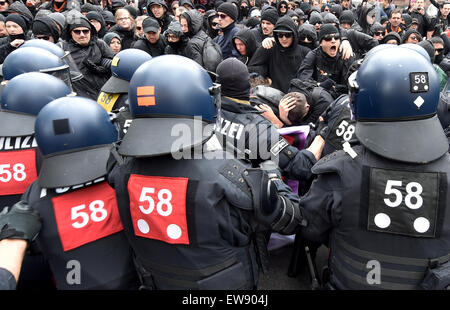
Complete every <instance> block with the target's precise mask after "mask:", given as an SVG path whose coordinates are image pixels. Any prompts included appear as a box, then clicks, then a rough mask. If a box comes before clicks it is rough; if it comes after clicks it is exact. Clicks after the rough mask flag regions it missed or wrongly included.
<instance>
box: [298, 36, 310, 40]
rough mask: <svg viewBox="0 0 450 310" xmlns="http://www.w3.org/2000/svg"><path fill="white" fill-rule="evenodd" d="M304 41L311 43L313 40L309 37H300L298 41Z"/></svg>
mask: <svg viewBox="0 0 450 310" xmlns="http://www.w3.org/2000/svg"><path fill="white" fill-rule="evenodd" d="M305 40H308V41H312V40H313V38H312V37H310V36H300V41H305Z"/></svg>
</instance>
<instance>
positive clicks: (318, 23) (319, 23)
mask: <svg viewBox="0 0 450 310" xmlns="http://www.w3.org/2000/svg"><path fill="white" fill-rule="evenodd" d="M314 25H322V22H317V23H314Z"/></svg>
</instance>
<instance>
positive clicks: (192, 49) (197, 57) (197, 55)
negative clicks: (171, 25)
mask: <svg viewBox="0 0 450 310" xmlns="http://www.w3.org/2000/svg"><path fill="white" fill-rule="evenodd" d="M180 24H181V29H182V30H183V32H184V34H185V35H186V37H188V38H189V42H188V43H187V46H186V50H185V55H186V57H188V58H190V59H192V60H194V61H195V62H197V63H198V64H199V65H201V66H203V45H204V44H205V41H206V40H207V39H208V35H207V34H206V33H205V32H204V31H203V29H202V25H203V16H202V14H201V13H200V12H199V11H197V10H189V11H187V12H184V13H183V14H181V15H180Z"/></svg>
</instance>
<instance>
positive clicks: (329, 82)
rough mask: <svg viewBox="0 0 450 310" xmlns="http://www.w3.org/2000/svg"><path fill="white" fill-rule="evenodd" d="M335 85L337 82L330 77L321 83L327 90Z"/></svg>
mask: <svg viewBox="0 0 450 310" xmlns="http://www.w3.org/2000/svg"><path fill="white" fill-rule="evenodd" d="M335 85H336V83H335V82H334V81H333V80H332V79H330V78H327V79H326V80H324V81H322V82H320V84H319V86H320V87H323V88H324V89H326V90H330V89H331V88H332V87H333V86H335Z"/></svg>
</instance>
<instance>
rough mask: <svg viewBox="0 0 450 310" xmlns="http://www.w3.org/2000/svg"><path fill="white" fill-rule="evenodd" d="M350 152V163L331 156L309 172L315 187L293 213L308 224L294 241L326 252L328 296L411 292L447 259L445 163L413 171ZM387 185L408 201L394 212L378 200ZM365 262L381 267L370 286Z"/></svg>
mask: <svg viewBox="0 0 450 310" xmlns="http://www.w3.org/2000/svg"><path fill="white" fill-rule="evenodd" d="M354 151H355V152H356V153H357V157H355V158H354V159H353V158H352V157H351V156H350V155H349V154H346V153H345V152H344V151H338V152H335V153H332V154H330V155H328V156H326V157H324V158H322V159H321V160H320V161H319V162H318V163H317V164H316V165H315V166H314V167H313V172H314V173H315V174H317V175H318V179H317V181H315V183H313V186H312V187H311V189H310V191H309V193H308V194H307V195H306V196H305V197H304V198H303V199H302V200H301V202H300V205H301V206H302V207H303V208H304V212H305V216H306V218H308V219H313V218H314V219H315V220H314V221H310V222H309V226H308V227H307V228H304V229H303V230H302V231H301V234H302V236H303V237H304V238H307V239H309V240H313V241H316V242H322V243H326V244H328V246H329V247H330V258H329V268H330V271H331V278H330V282H331V285H332V286H333V287H335V288H338V289H419V288H420V284H421V281H422V279H423V278H424V276H425V274H426V272H427V267H428V266H429V265H430V266H433V264H435V266H438V265H440V264H443V263H445V262H446V261H448V259H449V257H450V254H449V253H450V229H449V227H450V226H449V224H450V215H449V214H448V213H449V212H446V207H447V206H448V204H449V202H450V193H449V191H448V184H450V183H449V182H450V178H449V173H450V156H449V155H448V154H446V155H444V156H443V157H441V158H440V159H438V160H436V161H434V162H432V163H429V164H426V165H415V164H404V163H400V162H394V161H388V160H386V159H385V158H382V157H380V156H378V155H376V154H375V153H373V152H371V151H369V150H367V149H366V148H365V147H364V146H357V147H354ZM393 180H401V181H402V183H401V184H402V185H401V186H400V185H398V187H392V189H391V193H397V192H394V190H396V191H397V190H398V193H401V194H402V195H403V197H405V198H406V196H407V195H409V196H408V197H409V198H407V199H404V200H402V202H401V203H399V204H398V206H396V207H393V206H394V205H392V202H393V201H394V202H395V204H397V202H396V201H395V199H394V197H396V196H393V195H392V194H389V195H387V194H385V190H386V185H387V184H388V183H387V182H389V181H391V182H390V184H399V183H392V181H393ZM422 188H423V191H421V190H419V189H422ZM414 197H415V198H414ZM386 199H388V200H389V201H390V202H388V204H389V203H391V205H392V207H389V206H388V205H387V204H386V202H385V201H388V200H386ZM422 201H423V203H420V202H422ZM324 205H327V206H329V207H328V208H326V209H325V208H323V207H322V206H324ZM408 205H409V206H408ZM427 219H428V220H427ZM427 221H428V222H427ZM389 222H390V223H391V225H389V227H387V228H385V227H384V226H385V225H387V223H389ZM427 226H429V228H428V229H427V230H426V231H424V230H425V229H426V228H427ZM330 232H331V235H330V237H329V238H328V236H329V234H330ZM386 245H390V246H389V247H387V246H386ZM371 261H372V263H375V264H376V262H373V261H377V262H379V263H380V265H381V269H380V274H381V280H380V281H378V282H377V281H376V279H375V280H373V281H371V272H372V270H373V268H374V267H373V266H372V265H371V264H370V262H371ZM368 279H369V280H368Z"/></svg>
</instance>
